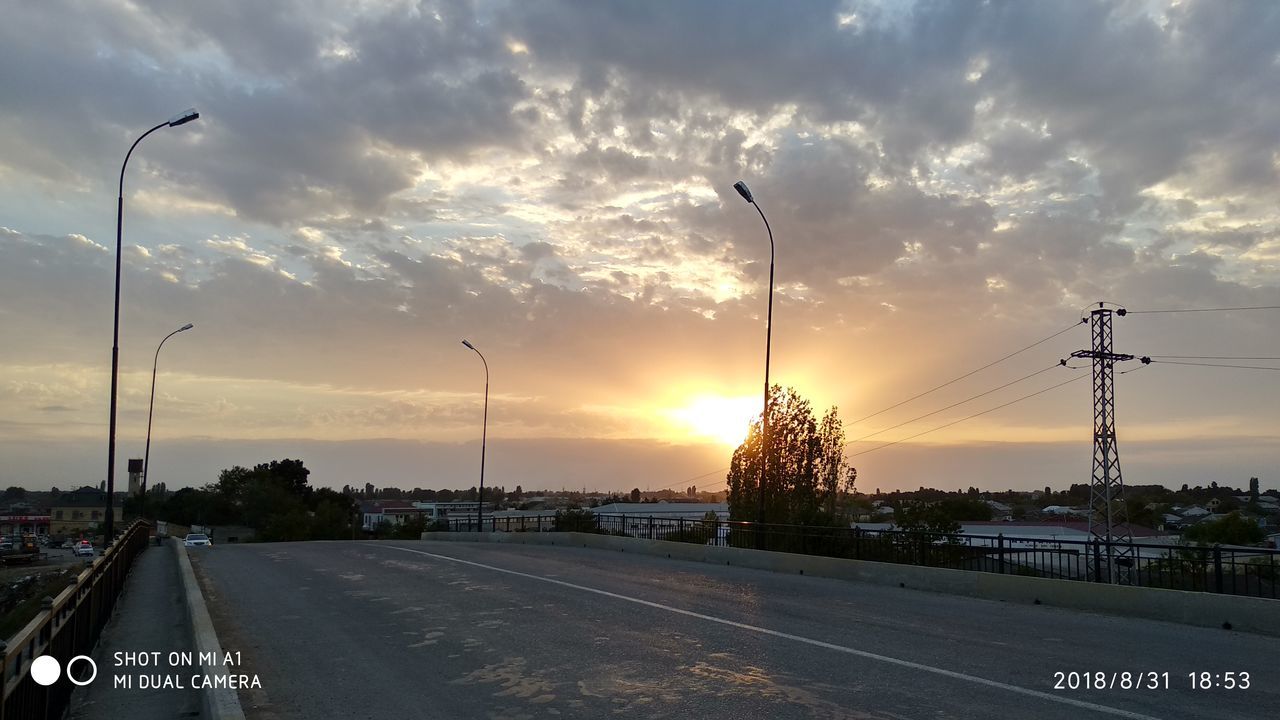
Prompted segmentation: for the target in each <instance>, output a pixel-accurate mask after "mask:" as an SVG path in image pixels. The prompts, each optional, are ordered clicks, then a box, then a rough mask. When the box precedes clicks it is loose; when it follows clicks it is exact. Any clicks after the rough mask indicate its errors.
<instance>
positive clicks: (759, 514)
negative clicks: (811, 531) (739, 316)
mask: <svg viewBox="0 0 1280 720" xmlns="http://www.w3.org/2000/svg"><path fill="white" fill-rule="evenodd" d="M733 189H734V190H737V191H738V194H739V195H741V196H742V199H743V200H746V201H747V202H749V203H751V204H752V206H754V207H755V209H756V212H758V213H760V219H761V220H763V221H764V229H765V230H766V231H767V232H768V233H769V314H768V316H767V318H766V320H765V325H764V414H763V415H761V416H760V484H759V486H758V487H757V488H756V496H757V498H758V500H759V502H758V503H757V504H756V547H757V548H759V547H760V546H761V545H762V544H763V542H762V541H763V539H764V535H763V528H762V527H761V524H762V523H764V485H765V479H766V478H767V477H768V475H767V473H766V470H767V467H768V464H769V351H770V346H771V345H772V344H773V228H771V227H769V218H767V217H765V216H764V211H763V210H761V209H760V206H759V205H758V204H756V201H755V198H754V197H753V196H752V195H751V190H750V189H749V188H748V187H747V184H746V183H744V182H742V181H741V180H739V181H738V182H736V183H734V184H733Z"/></svg>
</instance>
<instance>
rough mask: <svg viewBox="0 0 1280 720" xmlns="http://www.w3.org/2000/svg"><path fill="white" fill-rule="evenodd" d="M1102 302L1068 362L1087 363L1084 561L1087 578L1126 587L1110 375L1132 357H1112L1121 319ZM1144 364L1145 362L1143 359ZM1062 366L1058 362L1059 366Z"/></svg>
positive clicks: (1127, 559) (1128, 559)
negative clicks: (1089, 546) (1088, 474)
mask: <svg viewBox="0 0 1280 720" xmlns="http://www.w3.org/2000/svg"><path fill="white" fill-rule="evenodd" d="M1106 305H1107V303H1098V307H1097V308H1096V309H1094V310H1091V311H1090V312H1089V330H1090V334H1091V335H1092V336H1093V348H1092V349H1091V350H1077V351H1075V352H1073V353H1071V357H1073V358H1082V359H1089V360H1092V361H1093V480H1092V482H1090V483H1089V510H1090V512H1089V539H1090V540H1091V541H1092V542H1093V543H1094V547H1093V550H1092V551H1091V552H1090V553H1089V556H1088V568H1089V576H1090V577H1091V578H1093V579H1094V580H1095V581H1097V582H1104V580H1103V578H1106V580H1105V582H1110V583H1118V584H1121V585H1128V584H1130V583H1131V580H1132V577H1131V575H1132V571H1133V569H1134V559H1135V558H1134V555H1135V553H1134V549H1133V534H1132V532H1131V531H1130V530H1129V513H1128V510H1127V508H1126V507H1125V501H1124V480H1123V478H1122V477H1121V475H1120V454H1119V451H1118V449H1117V448H1116V424H1115V404H1116V393H1115V374H1114V372H1113V370H1114V368H1115V364H1116V363H1117V362H1124V361H1126V360H1132V359H1134V356H1133V355H1128V354H1125V353H1117V352H1112V350H1111V320H1112V316H1113V315H1120V316H1121V317H1123V316H1124V315H1125V310H1124V308H1118V309H1115V310H1113V309H1112V308H1109V307H1106ZM1144 360H1145V359H1144ZM1065 363H1066V361H1065V360H1064V361H1063V364H1065Z"/></svg>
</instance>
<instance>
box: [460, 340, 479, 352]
mask: <svg viewBox="0 0 1280 720" xmlns="http://www.w3.org/2000/svg"><path fill="white" fill-rule="evenodd" d="M462 344H463V345H466V346H467V347H469V348H471V349H472V350H475V349H476V346H475V345H472V344H471V343H469V342H467V341H466V340H463V341H462Z"/></svg>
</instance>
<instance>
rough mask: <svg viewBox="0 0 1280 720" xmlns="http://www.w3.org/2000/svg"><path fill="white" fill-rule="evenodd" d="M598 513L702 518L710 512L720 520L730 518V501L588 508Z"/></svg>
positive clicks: (614, 504) (613, 504)
mask: <svg viewBox="0 0 1280 720" xmlns="http://www.w3.org/2000/svg"><path fill="white" fill-rule="evenodd" d="M588 510H589V511H590V512H593V513H595V514H596V515H627V516H632V517H645V518H648V517H652V518H655V519H657V518H673V519H677V520H678V519H684V520H701V519H702V518H704V517H706V514H707V513H709V512H712V513H715V514H716V518H717V519H720V520H728V519H729V503H687V502H680V503H666V502H656V503H609V504H608V505H601V506H600V507H594V508H588Z"/></svg>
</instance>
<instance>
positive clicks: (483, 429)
mask: <svg viewBox="0 0 1280 720" xmlns="http://www.w3.org/2000/svg"><path fill="white" fill-rule="evenodd" d="M462 344H463V345H466V346H467V347H468V348H470V349H471V350H473V351H474V352H475V354H477V355H479V356H480V362H482V363H484V422H483V424H482V425H481V426H480V492H479V494H478V495H477V496H476V499H477V500H478V501H479V502H477V503H476V532H483V531H484V446H485V441H486V437H487V435H488V434H489V361H488V360H485V359H484V353H482V352H480V351H479V350H476V346H475V345H472V344H471V343H469V342H467V341H466V340H463V341H462Z"/></svg>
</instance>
